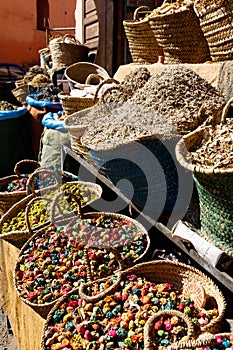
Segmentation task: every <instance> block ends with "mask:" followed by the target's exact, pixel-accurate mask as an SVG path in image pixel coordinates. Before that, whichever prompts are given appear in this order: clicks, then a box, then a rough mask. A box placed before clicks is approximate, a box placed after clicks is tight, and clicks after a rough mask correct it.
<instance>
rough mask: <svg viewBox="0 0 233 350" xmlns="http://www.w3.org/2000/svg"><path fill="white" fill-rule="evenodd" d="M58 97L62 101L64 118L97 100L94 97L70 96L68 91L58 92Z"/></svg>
mask: <svg viewBox="0 0 233 350" xmlns="http://www.w3.org/2000/svg"><path fill="white" fill-rule="evenodd" d="M58 98H59V99H60V101H61V103H62V109H63V113H62V116H63V117H64V118H65V119H66V118H67V117H68V116H69V115H71V114H73V113H75V112H78V111H81V110H83V109H85V108H88V107H92V106H94V104H95V103H96V102H98V101H95V100H94V97H93V98H92V97H76V96H70V93H69V92H60V93H59V94H58Z"/></svg>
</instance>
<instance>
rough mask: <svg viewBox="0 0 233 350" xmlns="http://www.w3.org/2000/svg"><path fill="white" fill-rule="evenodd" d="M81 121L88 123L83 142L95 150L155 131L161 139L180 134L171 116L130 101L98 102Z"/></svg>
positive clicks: (120, 143) (123, 142)
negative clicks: (162, 115)
mask: <svg viewBox="0 0 233 350" xmlns="http://www.w3.org/2000/svg"><path fill="white" fill-rule="evenodd" d="M111 106H112V107H111ZM96 115H98V118H96ZM79 122H80V124H84V125H87V126H88V127H87V130H86V132H85V133H84V135H83V136H82V138H81V142H82V144H83V145H85V146H86V147H89V148H92V149H95V150H100V149H111V148H114V147H116V146H118V145H123V144H126V143H128V142H130V141H133V140H135V139H136V138H141V137H146V136H152V135H156V136H157V137H159V138H160V139H161V140H164V139H171V138H174V137H177V133H176V129H175V128H174V127H173V125H172V123H171V122H170V121H169V120H168V121H167V120H166V119H165V118H162V117H161V116H160V115H159V114H157V113H154V111H152V110H150V109H143V108H142V107H141V106H139V105H132V104H131V103H130V101H126V102H125V103H124V104H122V105H120V106H116V105H115V106H114V105H108V106H101V105H96V106H94V108H93V109H92V110H91V111H90V112H89V113H88V114H87V115H84V116H81V117H80V118H79Z"/></svg>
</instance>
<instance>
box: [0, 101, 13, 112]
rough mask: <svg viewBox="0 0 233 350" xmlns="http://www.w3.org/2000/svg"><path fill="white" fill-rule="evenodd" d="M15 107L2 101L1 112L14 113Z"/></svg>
mask: <svg viewBox="0 0 233 350" xmlns="http://www.w3.org/2000/svg"><path fill="white" fill-rule="evenodd" d="M14 109H15V107H14V106H13V104H12V103H10V102H8V101H0V111H13V110H14Z"/></svg>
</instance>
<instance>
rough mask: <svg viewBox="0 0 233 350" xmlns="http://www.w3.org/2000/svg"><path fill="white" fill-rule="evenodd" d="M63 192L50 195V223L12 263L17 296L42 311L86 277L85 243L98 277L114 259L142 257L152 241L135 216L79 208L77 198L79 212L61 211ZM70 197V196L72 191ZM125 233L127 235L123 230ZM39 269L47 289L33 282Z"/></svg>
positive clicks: (111, 266)
mask: <svg viewBox="0 0 233 350" xmlns="http://www.w3.org/2000/svg"><path fill="white" fill-rule="evenodd" d="M61 196H63V193H58V194H57V195H56V196H55V198H54V201H53V204H52V207H51V224H50V225H48V226H46V227H45V228H43V229H41V230H38V231H37V232H36V233H35V234H34V235H32V237H31V238H30V239H29V240H28V242H27V243H26V244H25V245H24V246H23V247H22V249H21V251H20V254H19V257H18V259H17V262H16V267H15V277H14V280H15V286H16V290H17V293H18V295H19V297H20V298H21V299H22V300H23V301H24V302H25V303H26V304H28V305H30V306H31V307H33V308H34V309H35V310H36V311H37V312H39V313H40V314H43V315H46V314H47V313H48V311H49V309H51V307H52V306H53V304H54V303H55V302H56V300H57V299H58V298H60V297H61V296H62V295H63V294H65V293H67V292H68V291H69V290H72V289H73V288H75V287H77V285H79V283H80V282H84V281H87V269H88V267H87V264H86V259H85V257H84V255H85V252H84V250H85V246H86V245H87V244H88V243H91V244H92V247H91V248H89V250H90V252H89V253H88V254H90V255H89V257H91V256H92V258H91V263H92V264H91V266H92V272H93V273H94V274H95V275H96V276H98V277H102V276H108V275H111V274H113V272H114V269H115V265H116V264H117V265H118V264H119V263H120V264H122V266H124V264H130V265H132V264H133V263H134V262H135V263H136V262H137V261H140V260H143V259H144V258H145V256H146V254H147V251H148V249H149V245H150V239H149V236H148V233H147V231H146V230H145V228H144V227H143V226H142V225H141V224H140V223H139V222H137V221H136V220H133V219H131V218H129V217H127V216H125V215H121V214H114V213H86V214H82V210H81V206H80V204H78V203H77V204H78V208H79V209H78V212H79V216H78V217H77V215H76V213H75V211H71V212H70V213H69V214H62V210H61V208H62V206H61V205H60V202H59V200H60V198H63V197H61ZM72 197H74V196H72V195H71V198H72ZM74 198H75V197H74ZM34 200H35V199H33V200H32V201H34ZM32 201H31V202H29V204H28V205H30V204H31V203H32ZM57 209H58V212H57ZM57 214H58V215H57ZM103 225H104V226H103ZM29 230H30V227H29ZM123 233H124V236H125V238H123V236H122V234H123ZM131 234H132V236H130V235H131ZM117 239H119V241H117ZM114 240H115V241H114ZM122 240H123V241H124V242H123V241H122ZM105 244H106V246H107V247H109V245H111V244H115V245H116V246H117V251H118V252H115V251H114V253H111V254H109V255H107V251H106V250H105ZM34 248H35V249H34ZM110 249H111V248H110ZM132 249H134V251H132ZM33 252H35V254H34V253H33ZM32 255H34V256H33V257H32ZM55 255H56V256H55ZM46 256H47V257H48V256H50V257H51V259H45V257H46ZM31 258H32V259H33V261H34V263H33V266H34V272H32V273H34V274H35V276H34V277H35V279H34V286H32V283H31V281H30V279H29V281H28V286H27V287H26V289H25V288H24V287H25V283H24V276H25V278H26V276H27V272H26V270H27V269H28V268H27V266H28V262H29V261H30V260H31ZM116 258H117V259H116ZM63 259H65V260H64V261H63ZM121 260H122V263H121ZM46 261H47V262H46ZM22 266H25V269H24V272H23V273H22V272H21V271H22ZM49 266H50V267H49ZM88 266H90V264H88ZM48 269H49V271H50V272H49V271H48ZM51 269H52V270H53V271H52V270H51ZM68 270H69V271H70V272H69V271H68ZM38 271H40V272H39V275H40V277H41V278H46V280H47V281H46V285H45V287H44V289H46V290H43V291H41V288H40V286H41V285H40V283H39V284H38V283H37V275H38ZM66 272H67V274H66ZM46 275H47V277H45V276H46ZM68 275H69V277H68ZM38 278H39V276H38ZM42 285H44V284H42ZM30 291H33V292H34V294H30ZM40 292H41V293H42V294H41V293H40ZM51 293H52V294H51Z"/></svg>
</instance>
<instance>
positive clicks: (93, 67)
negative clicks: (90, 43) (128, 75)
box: [65, 62, 110, 89]
mask: <svg viewBox="0 0 233 350" xmlns="http://www.w3.org/2000/svg"><path fill="white" fill-rule="evenodd" d="M90 75H92V76H93V75H95V76H97V77H98V78H96V79H93V80H92V81H91V82H89V81H88V80H89V77H90ZM65 77H66V79H67V80H68V82H69V84H70V85H71V87H77V88H80V89H83V88H84V87H88V86H90V85H98V84H99V83H100V81H101V80H104V79H108V78H110V76H109V74H108V72H107V71H106V70H105V69H104V68H103V67H101V66H99V65H98V64H95V63H90V62H77V63H74V64H72V65H71V66H69V67H67V68H66V70H65Z"/></svg>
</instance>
